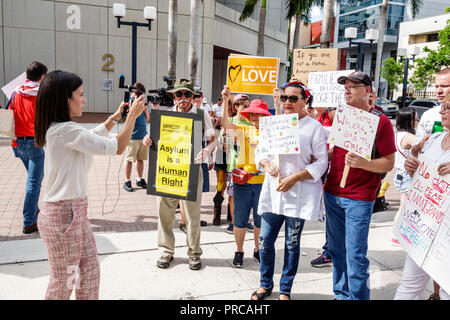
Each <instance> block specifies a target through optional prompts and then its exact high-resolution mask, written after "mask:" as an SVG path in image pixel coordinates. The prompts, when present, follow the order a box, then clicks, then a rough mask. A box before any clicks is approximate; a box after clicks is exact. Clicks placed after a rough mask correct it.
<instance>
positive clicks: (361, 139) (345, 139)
mask: <svg viewBox="0 0 450 320" xmlns="http://www.w3.org/2000/svg"><path fill="white" fill-rule="evenodd" d="M379 121H380V118H379V117H378V116H377V115H374V114H371V113H369V112H366V111H363V110H361V109H358V108H354V107H351V106H348V105H345V104H344V105H339V106H338V107H337V109H336V114H335V116H334V121H333V126H332V127H331V131H330V135H329V137H328V143H330V144H334V145H336V146H338V147H340V148H343V149H345V150H347V151H350V152H353V153H354V154H356V155H358V156H360V157H362V158H364V159H367V160H371V156H372V149H373V145H374V143H375V136H376V134H377V128H378V122H379Z"/></svg>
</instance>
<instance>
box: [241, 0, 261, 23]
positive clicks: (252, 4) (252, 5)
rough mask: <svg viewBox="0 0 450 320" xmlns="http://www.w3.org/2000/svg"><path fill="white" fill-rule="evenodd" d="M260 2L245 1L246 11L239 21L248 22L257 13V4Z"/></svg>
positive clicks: (243, 11)
mask: <svg viewBox="0 0 450 320" xmlns="http://www.w3.org/2000/svg"><path fill="white" fill-rule="evenodd" d="M258 1H259V0H247V1H245V5H244V9H243V10H242V13H241V16H240V17H239V21H240V22H242V21H244V20H247V19H248V18H249V17H251V15H252V14H253V12H255V7H256V4H257V3H258Z"/></svg>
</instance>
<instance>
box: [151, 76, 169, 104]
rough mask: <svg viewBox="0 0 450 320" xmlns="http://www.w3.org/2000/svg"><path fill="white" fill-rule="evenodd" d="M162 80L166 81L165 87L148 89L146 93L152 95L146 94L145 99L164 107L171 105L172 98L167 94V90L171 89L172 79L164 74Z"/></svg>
mask: <svg viewBox="0 0 450 320" xmlns="http://www.w3.org/2000/svg"><path fill="white" fill-rule="evenodd" d="M163 80H164V81H165V82H166V83H167V88H159V89H155V90H149V91H148V93H152V94H153V95H149V96H147V101H148V102H149V103H155V104H159V105H160V106H164V107H171V106H173V100H172V99H171V98H170V97H168V96H167V91H168V90H171V89H173V80H171V79H169V78H168V77H166V76H164V77H163Z"/></svg>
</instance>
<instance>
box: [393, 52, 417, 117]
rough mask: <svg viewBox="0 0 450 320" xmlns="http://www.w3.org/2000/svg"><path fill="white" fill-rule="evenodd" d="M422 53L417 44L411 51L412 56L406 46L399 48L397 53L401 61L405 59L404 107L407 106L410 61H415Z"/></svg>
mask: <svg viewBox="0 0 450 320" xmlns="http://www.w3.org/2000/svg"><path fill="white" fill-rule="evenodd" d="M419 53H420V48H419V47H417V46H415V47H413V49H412V50H411V52H410V55H411V56H412V57H411V58H408V56H407V55H408V50H407V49H406V48H398V51H397V54H398V56H399V57H400V61H405V69H404V71H403V90H402V108H404V107H405V97H406V87H407V85H408V68H409V61H410V60H412V61H414V58H415V57H416V56H417V55H418V54H419Z"/></svg>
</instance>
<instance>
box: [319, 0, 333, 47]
mask: <svg viewBox="0 0 450 320" xmlns="http://www.w3.org/2000/svg"><path fill="white" fill-rule="evenodd" d="M333 18H334V0H325V1H324V5H323V22H322V35H321V36H320V47H321V48H329V47H330V42H331V27H332V25H333Z"/></svg>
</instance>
